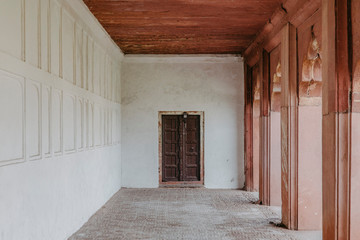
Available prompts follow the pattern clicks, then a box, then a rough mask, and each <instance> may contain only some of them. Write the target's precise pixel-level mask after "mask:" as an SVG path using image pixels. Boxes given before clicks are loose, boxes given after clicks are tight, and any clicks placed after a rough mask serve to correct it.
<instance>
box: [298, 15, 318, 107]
mask: <svg viewBox="0 0 360 240" xmlns="http://www.w3.org/2000/svg"><path fill="white" fill-rule="evenodd" d="M321 67H322V56H321V15H320V12H318V13H316V14H315V15H314V16H313V17H311V18H309V19H308V20H307V21H306V22H304V23H303V24H302V25H300V26H299V28H298V69H299V72H298V74H299V76H298V77H299V78H298V79H299V104H300V105H320V104H321V94H322V70H321Z"/></svg>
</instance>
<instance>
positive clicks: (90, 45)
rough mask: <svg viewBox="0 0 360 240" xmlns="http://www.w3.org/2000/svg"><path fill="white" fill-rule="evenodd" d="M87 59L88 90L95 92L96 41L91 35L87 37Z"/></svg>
mask: <svg viewBox="0 0 360 240" xmlns="http://www.w3.org/2000/svg"><path fill="white" fill-rule="evenodd" d="M87 59H88V62H87V85H88V90H89V91H91V92H94V41H93V40H92V38H91V37H90V36H88V39H87Z"/></svg>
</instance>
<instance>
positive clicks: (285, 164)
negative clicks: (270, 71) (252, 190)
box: [281, 23, 298, 229]
mask: <svg viewBox="0 0 360 240" xmlns="http://www.w3.org/2000/svg"><path fill="white" fill-rule="evenodd" d="M296 47H297V46H296V29H295V27H294V26H292V25H291V24H290V23H288V24H287V25H286V26H285V27H284V29H283V32H282V41H281V55H282V57H281V78H282V80H281V180H282V182H281V200H282V211H281V212H282V222H283V224H285V225H286V227H288V228H289V229H297V228H298V218H297V217H298V195H297V193H298V191H297V190H298V183H297V180H298V178H297V177H298V169H297V122H298V119H297V117H298V116H297V104H298V99H297V94H296V91H297V66H296V62H297V61H296Z"/></svg>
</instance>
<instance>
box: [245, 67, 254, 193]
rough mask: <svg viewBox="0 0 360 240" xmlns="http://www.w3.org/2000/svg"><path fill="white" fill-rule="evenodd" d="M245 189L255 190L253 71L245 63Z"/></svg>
mask: <svg viewBox="0 0 360 240" xmlns="http://www.w3.org/2000/svg"><path fill="white" fill-rule="evenodd" d="M244 73H245V76H244V78H245V84H244V85H245V86H244V88H245V139H244V140H245V189H246V190H247V191H252V190H253V188H254V187H253V170H252V168H253V165H252V161H253V147H252V144H253V140H252V137H253V136H252V133H253V130H252V72H251V68H250V67H249V66H248V65H247V64H246V63H245V64H244Z"/></svg>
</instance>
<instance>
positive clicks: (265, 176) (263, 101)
mask: <svg viewBox="0 0 360 240" xmlns="http://www.w3.org/2000/svg"><path fill="white" fill-rule="evenodd" d="M269 61H270V56H269V53H268V52H266V51H265V50H264V51H263V53H262V56H261V58H260V61H259V64H260V170H259V171H260V173H259V174H260V180H259V198H260V202H261V203H262V204H264V205H270V188H271V186H270V174H271V171H270V167H271V164H270V118H269V113H270V96H269V95H270V86H269V84H270V82H269V72H270V71H269V67H270V62H269Z"/></svg>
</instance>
